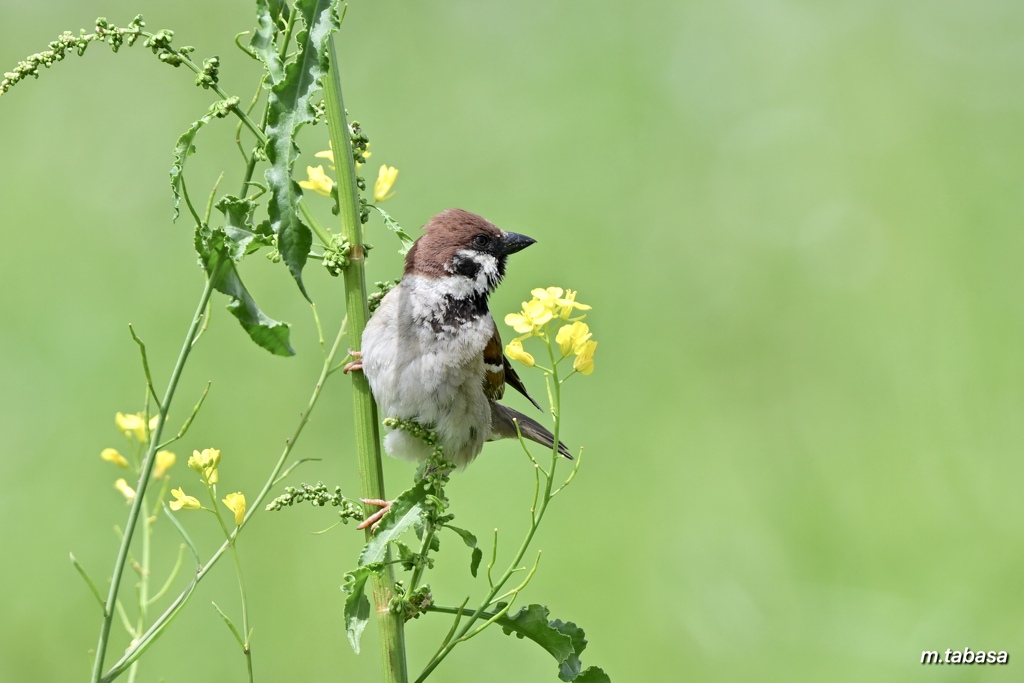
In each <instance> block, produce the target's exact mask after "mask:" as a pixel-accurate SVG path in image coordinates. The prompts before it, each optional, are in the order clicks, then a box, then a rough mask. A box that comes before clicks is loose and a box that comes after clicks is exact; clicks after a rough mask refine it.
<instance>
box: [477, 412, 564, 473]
mask: <svg viewBox="0 0 1024 683" xmlns="http://www.w3.org/2000/svg"><path fill="white" fill-rule="evenodd" d="M517 422H518V423H519V432H520V433H522V435H523V437H524V438H527V439H529V440H530V441H533V442H534V443H539V444H540V445H541V446H545V447H547V448H551V447H552V446H553V445H554V443H555V436H554V434H552V433H551V432H549V431H548V430H547V429H546V428H545V427H544V425H542V424H540V423H539V422H537V421H536V420H534V419H533V418H529V417H527V416H526V415H523V414H522V413H520V412H519V411H518V410H513V409H512V408H509V407H508V406H503V405H501V404H500V403H491V430H492V431H493V432H494V433H495V435H496V438H500V439H516V438H518V437H519V433H517V432H516V423H517ZM558 452H559V453H560V454H562V455H563V456H565V457H566V458H568V459H569V460H572V459H573V458H572V453H570V452H569V449H568V448H566V446H565V444H564V443H562V442H561V441H559V442H558Z"/></svg>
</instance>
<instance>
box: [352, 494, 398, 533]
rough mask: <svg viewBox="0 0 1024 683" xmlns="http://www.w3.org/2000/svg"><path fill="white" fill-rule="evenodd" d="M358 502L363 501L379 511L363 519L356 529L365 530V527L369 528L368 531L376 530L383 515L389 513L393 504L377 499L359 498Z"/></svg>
mask: <svg viewBox="0 0 1024 683" xmlns="http://www.w3.org/2000/svg"><path fill="white" fill-rule="evenodd" d="M359 500H361V501H363V502H364V503H366V504H367V505H376V506H377V507H379V508H380V510H377V511H376V512H374V513H373V514H372V515H370V516H369V517H367V518H366V519H364V520H363V521H362V522H361V523H360V524H359V526H357V527H356V529H365V528H366V527H370V531H376V530H377V525H378V524H380V520H381V519H382V518H383V517H384V515H386V514H388V513H389V512H391V504H392V503H394V502H395V501H393V500H381V499H379V498H360V499H359Z"/></svg>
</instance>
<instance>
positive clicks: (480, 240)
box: [473, 235, 491, 249]
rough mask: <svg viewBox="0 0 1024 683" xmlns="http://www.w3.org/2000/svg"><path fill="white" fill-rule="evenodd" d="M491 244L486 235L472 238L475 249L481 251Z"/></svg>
mask: <svg viewBox="0 0 1024 683" xmlns="http://www.w3.org/2000/svg"><path fill="white" fill-rule="evenodd" d="M490 243H491V238H490V237H488V236H487V235H477V236H476V237H474V238H473V246H474V247H476V248H477V249H483V248H484V247H486V246H487V245H488V244H490Z"/></svg>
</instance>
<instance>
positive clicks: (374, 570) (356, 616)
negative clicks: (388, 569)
mask: <svg viewBox="0 0 1024 683" xmlns="http://www.w3.org/2000/svg"><path fill="white" fill-rule="evenodd" d="M380 571H381V565H367V566H363V567H359V568H357V569H353V570H352V571H350V572H348V573H347V574H345V585H343V586H342V587H341V589H342V590H343V591H345V592H346V593H348V597H346V598H345V633H347V634H348V642H349V643H350V644H351V645H352V649H353V650H355V652H356V654H359V638H360V636H362V635H363V629H365V628H366V624H367V622H368V621H369V620H370V601H369V600H368V599H367V598H366V581H367V579H369V578H370V577H371V576H373V575H374V574H379V573H380Z"/></svg>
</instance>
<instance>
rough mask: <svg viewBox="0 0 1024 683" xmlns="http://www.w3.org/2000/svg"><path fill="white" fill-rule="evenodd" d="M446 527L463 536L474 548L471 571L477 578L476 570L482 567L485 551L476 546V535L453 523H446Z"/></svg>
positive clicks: (470, 560)
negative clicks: (481, 562)
mask: <svg viewBox="0 0 1024 683" xmlns="http://www.w3.org/2000/svg"><path fill="white" fill-rule="evenodd" d="M444 528H446V529H451V530H452V531H454V532H455V533H457V534H458V535H459V536H461V537H462V540H463V542H464V543H465V544H466V545H467V546H469V547H470V548H472V549H473V552H472V553H471V554H470V556H469V573H470V574H472V575H473V578H476V572H477V570H478V569H480V561H481V560H483V559H484V553H483V551H482V550H480V548H477V547H476V536H474V535H473V534H472V533H470V532H469V531H467V530H465V529H460V528H459V527H457V526H452V525H451V524H445V525H444Z"/></svg>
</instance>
